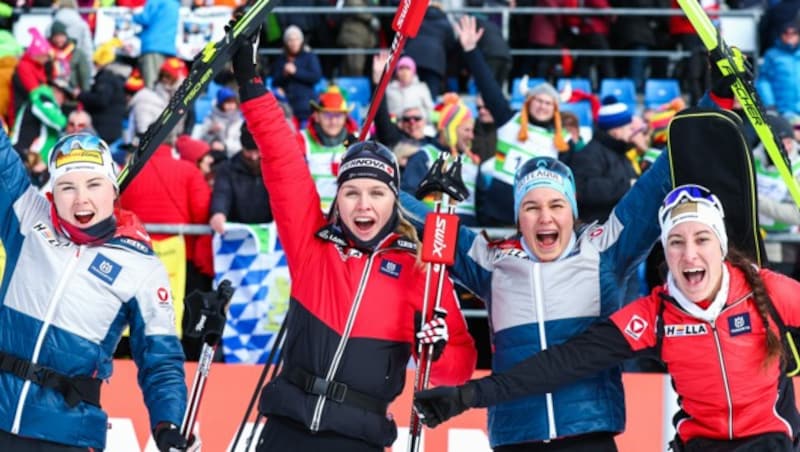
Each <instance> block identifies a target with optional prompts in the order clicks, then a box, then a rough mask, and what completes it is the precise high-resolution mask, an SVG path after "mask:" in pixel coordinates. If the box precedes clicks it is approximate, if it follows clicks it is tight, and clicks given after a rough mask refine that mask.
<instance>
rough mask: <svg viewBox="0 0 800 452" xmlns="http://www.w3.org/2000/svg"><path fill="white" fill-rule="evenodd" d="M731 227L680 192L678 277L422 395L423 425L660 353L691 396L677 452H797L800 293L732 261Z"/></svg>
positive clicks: (717, 208)
mask: <svg viewBox="0 0 800 452" xmlns="http://www.w3.org/2000/svg"><path fill="white" fill-rule="evenodd" d="M723 217H724V213H723V210H722V205H721V204H720V203H719V200H718V199H717V198H716V196H714V195H713V194H711V193H710V192H708V190H706V189H705V188H703V187H700V186H697V185H684V186H681V187H678V188H676V189H675V190H673V191H672V192H670V193H669V194H668V195H667V197H666V199H665V202H664V205H663V206H662V207H661V209H660V211H659V222H660V224H661V243H662V244H663V246H664V251H665V256H666V260H667V265H668V267H669V275H668V278H667V283H666V284H665V285H664V286H663V287H658V288H656V289H654V290H653V292H652V293H651V294H650V295H648V296H645V297H642V298H640V299H638V300H636V301H634V302H633V303H631V304H629V305H628V306H626V307H624V308H623V309H621V310H619V311H617V312H616V313H614V314H613V315H612V316H611V318H610V320H609V321H607V322H604V323H599V324H596V325H595V326H592V327H590V328H589V329H588V330H587V331H586V332H585V333H583V334H581V335H580V336H576V337H575V338H574V339H572V340H570V341H568V342H566V343H564V344H562V345H560V346H556V347H553V348H551V349H548V350H546V351H544V352H542V353H539V354H536V355H534V356H533V357H531V358H530V359H528V360H526V361H524V362H522V363H520V364H519V365H518V366H517V367H515V368H513V369H511V370H510V371H508V372H504V373H502V374H496V375H492V376H490V377H487V378H484V379H481V380H475V381H472V382H470V383H467V384H466V385H464V386H461V387H457V388H451V387H442V388H435V389H432V390H429V391H424V392H420V393H419V394H417V398H416V401H415V406H416V407H417V409H418V410H420V411H421V413H422V414H421V415H422V416H424V418H425V419H424V420H423V422H425V423H427V424H429V425H431V426H435V425H437V424H438V423H440V422H442V421H443V420H445V419H448V418H449V417H451V416H453V415H455V414H458V413H460V412H461V411H463V410H465V409H467V408H468V407H477V406H487V405H492V404H495V403H498V402H501V401H505V400H509V399H513V398H517V397H520V396H523V395H527V394H531V393H540V392H546V391H550V390H552V389H554V388H556V387H558V386H559V385H562V384H565V383H569V382H570V381H573V380H576V379H579V378H582V377H584V376H586V375H589V374H591V373H593V372H596V371H598V370H600V369H604V368H606V367H609V366H611V365H613V364H616V363H618V362H619V361H621V360H623V359H626V358H630V357H632V356H634V354H635V353H637V352H645V351H650V352H652V351H655V352H657V353H659V354H660V357H661V359H663V360H664V362H665V363H666V365H667V369H668V371H669V373H670V375H671V376H672V379H673V382H674V385H675V390H676V392H677V393H678V395H679V396H680V406H681V409H680V412H679V413H678V415H677V416H675V418H674V420H675V423H676V425H675V427H676V430H677V437H676V439H675V442H674V446H675V448H676V450H679V451H707V450H717V451H733V450H737V451H738V450H753V451H755V450H759V451H761V450H765V451H766V450H769V451H792V450H794V446H793V442H796V440H797V438H798V432H797V428H798V427H799V426H800V423H799V422H798V419H799V415H798V412H797V408H796V406H795V399H794V392H793V390H792V383H791V381H790V380H788V379H787V378H786V377H785V374H784V373H783V372H782V371H781V353H782V348H781V339H780V331H779V327H778V326H777V322H776V318H775V317H774V316H773V314H771V313H770V310H771V307H770V306H773V307H774V309H775V314H774V315H776V316H779V318H780V320H781V321H782V322H783V323H784V324H785V325H787V326H790V327H796V326H800V310H798V309H797V306H796V296H797V293H798V292H799V291H800V283H798V282H797V281H795V280H793V279H790V278H788V277H785V276H783V275H780V274H777V273H774V272H771V271H769V270H764V269H758V268H757V267H756V266H755V265H754V264H753V263H752V262H750V261H748V260H747V259H746V258H744V257H742V256H741V255H739V254H738V253H736V252H735V251H733V250H730V252H729V250H728V243H727V242H728V239H727V233H726V230H725V223H724V221H723Z"/></svg>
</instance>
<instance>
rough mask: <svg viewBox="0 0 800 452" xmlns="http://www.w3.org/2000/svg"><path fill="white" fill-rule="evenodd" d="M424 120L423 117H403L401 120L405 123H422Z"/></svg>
mask: <svg viewBox="0 0 800 452" xmlns="http://www.w3.org/2000/svg"><path fill="white" fill-rule="evenodd" d="M422 119H423V118H422V116H403V117H401V118H400V120H401V121H403V122H412V121H414V122H416V121H422Z"/></svg>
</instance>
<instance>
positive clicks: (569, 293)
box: [401, 153, 671, 451]
mask: <svg viewBox="0 0 800 452" xmlns="http://www.w3.org/2000/svg"><path fill="white" fill-rule="evenodd" d="M668 165H669V164H668V160H667V158H666V153H664V154H662V156H661V157H660V158H659V159H657V160H656V162H655V163H654V165H653V166H652V167H651V168H650V169H649V170H648V171H647V172H645V173H644V175H642V177H641V178H640V179H639V180H638V181H637V182H636V184H635V185H634V186H633V187H632V188H631V189H630V190H629V191H628V193H627V194H626V195H625V196H624V197H623V198H622V200H620V202H619V204H617V206H616V207H615V209H614V210H613V212H612V213H611V215H610V217H609V219H608V221H606V223H604V224H597V223H594V224H590V225H584V226H579V227H576V225H575V221H576V219H577V218H578V209H577V203H576V200H575V183H574V179H573V176H572V172H571V171H570V169H569V168H568V167H567V166H566V165H564V164H562V163H560V162H559V161H558V160H555V159H553V158H550V157H536V158H533V159H531V160H528V162H526V163H525V164H523V165H522V166H521V167H520V169H519V170H518V171H517V174H516V178H515V185H514V210H515V212H514V217H515V219H516V221H517V225H518V229H519V232H518V234H517V235H516V236H515V237H513V238H511V239H508V240H502V241H496V242H492V241H488V240H487V238H486V237H485V236H483V235H479V234H476V233H475V232H473V231H471V230H469V229H467V228H465V227H461V228H460V230H459V237H458V244H457V253H456V262H455V265H454V266H453V268H452V269H451V274H452V275H453V276H454V277H455V278H457V280H458V281H459V282H460V283H461V284H463V285H464V286H466V287H467V288H468V289H469V290H470V291H472V292H473V293H475V294H476V295H477V296H478V297H480V298H481V299H482V300H484V301H485V302H486V304H487V308H488V311H489V322H490V325H491V335H492V344H493V350H494V356H493V370H494V371H495V372H502V371H505V370H507V369H509V368H511V367H513V366H514V365H515V364H517V363H519V362H521V361H523V360H524V359H526V358H528V357H530V356H532V355H534V354H536V353H537V352H539V351H541V350H544V349H546V348H548V347H552V346H553V345H556V344H560V343H563V342H565V341H567V340H568V339H569V338H571V337H573V336H575V335H577V334H578V333H581V332H582V331H584V330H585V329H586V328H587V327H588V326H589V325H591V324H593V323H595V322H597V321H599V320H601V319H605V318H607V317H608V316H609V315H610V314H611V313H613V312H614V311H616V310H618V309H619V308H620V307H622V303H623V296H624V291H625V281H627V280H628V277H629V275H630V274H631V273H632V272H634V271H636V267H637V266H638V265H639V263H641V262H642V261H643V260H644V258H645V257H646V256H647V254H648V252H649V251H650V248H651V247H652V245H653V244H654V243H655V242H656V240H657V239H658V237H659V228H658V222H657V221H656V218H657V215H656V213H657V210H658V206H659V205H660V201H661V200H662V199H663V198H664V195H665V194H666V193H667V192H668V191H669V189H670V188H671V186H670V178H669V168H668ZM401 201H402V204H403V207H405V208H406V209H409V210H411V212H412V214H413V215H411V217H412V218H411V219H412V221H414V222H415V225H416V226H417V227H421V226H422V222H421V220H422V218H423V217H424V215H425V213H426V209H425V208H424V205H423V204H421V203H420V202H418V201H416V200H415V199H414V198H412V197H410V196H403V197H402V198H401ZM624 427H625V405H624V397H623V390H622V381H621V377H620V371H619V369H611V370H606V371H602V372H599V373H597V374H595V375H593V376H591V377H588V378H585V379H583V380H581V381H579V382H577V383H574V384H571V385H566V386H562V387H561V388H560V389H558V390H557V391H554V392H552V393H548V394H546V395H536V396H531V397H527V398H523V399H517V400H515V401H513V402H508V403H503V404H499V405H496V406H494V407H490V408H489V440H490V443H491V445H492V447H493V448H495V450H496V451H503V450H514V451H517V450H523V448H524V447H525V446H524V444H525V443H540V444H538V445H536V446H537V448H536V450H547V449H549V448H558V450H592V451H615V450H616V445H615V443H614V435H616V434H617V433H619V432H621V431H622V430H623V429H624ZM543 441H549V443H542V442H543ZM520 447H523V448H520Z"/></svg>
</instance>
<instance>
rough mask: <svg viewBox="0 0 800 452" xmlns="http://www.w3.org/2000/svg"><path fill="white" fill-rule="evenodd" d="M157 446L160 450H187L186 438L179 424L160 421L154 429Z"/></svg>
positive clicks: (172, 451)
mask: <svg viewBox="0 0 800 452" xmlns="http://www.w3.org/2000/svg"><path fill="white" fill-rule="evenodd" d="M153 436H154V437H155V439H156V447H158V450H159V452H174V451H184V450H186V438H184V437H183V435H181V431H180V430H179V429H178V426H177V425H175V424H171V423H169V422H159V423H158V425H156V428H155V430H154V431H153Z"/></svg>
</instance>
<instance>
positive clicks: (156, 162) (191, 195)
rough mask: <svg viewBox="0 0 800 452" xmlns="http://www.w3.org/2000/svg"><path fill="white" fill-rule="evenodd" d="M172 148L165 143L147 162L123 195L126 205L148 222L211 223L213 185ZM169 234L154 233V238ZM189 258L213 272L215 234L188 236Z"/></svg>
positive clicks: (187, 250) (187, 249) (201, 268)
mask: <svg viewBox="0 0 800 452" xmlns="http://www.w3.org/2000/svg"><path fill="white" fill-rule="evenodd" d="M172 152H173V151H172V148H171V147H170V146H169V145H166V144H162V145H161V146H159V147H158V149H156V152H155V153H154V154H153V156H152V157H150V159H149V160H147V165H145V166H144V168H143V169H142V171H141V172H140V173H139V174H137V175H136V178H134V179H133V181H131V184H130V185H129V186H128V188H127V189H126V190H125V191H124V192H123V193H122V195H120V204H121V205H122V207H123V208H125V209H128V210H130V211H132V212H134V213H135V214H136V215H137V216H138V217H139V218H141V220H142V221H143V222H144V223H169V224H208V206H209V204H210V202H211V188H210V187H209V186H208V183H207V182H206V180H205V177H203V173H202V172H200V169H199V168H197V166H195V165H193V164H191V163H189V162H187V161H185V160H178V159H176V158H175V157H173V155H172ZM166 237H169V235H163V234H153V239H156V240H158V239H162V238H166ZM184 240H185V241H186V259H187V260H190V261H192V262H193V263H194V265H195V266H196V267H197V268H198V269H199V270H200V271H201V272H202V273H203V274H207V275H213V274H214V270H213V264H212V262H211V237H210V236H208V235H204V236H185V237H184Z"/></svg>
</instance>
